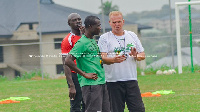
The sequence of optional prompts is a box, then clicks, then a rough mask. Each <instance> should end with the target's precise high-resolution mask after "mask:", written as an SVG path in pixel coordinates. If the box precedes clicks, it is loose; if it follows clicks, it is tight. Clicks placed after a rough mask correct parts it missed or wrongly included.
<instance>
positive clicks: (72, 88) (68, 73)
mask: <svg viewBox="0 0 200 112" xmlns="http://www.w3.org/2000/svg"><path fill="white" fill-rule="evenodd" d="M65 58H66V56H62V62H63V68H64V73H65V76H66V80H67V82H68V84H69V97H70V99H74V98H75V96H76V89H75V85H74V82H73V80H72V75H71V70H70V68H69V67H68V66H67V65H65Z"/></svg>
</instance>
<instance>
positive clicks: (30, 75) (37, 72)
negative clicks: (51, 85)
mask: <svg viewBox="0 0 200 112" xmlns="http://www.w3.org/2000/svg"><path fill="white" fill-rule="evenodd" d="M36 76H38V77H42V72H41V70H32V71H30V72H25V73H23V74H21V77H17V78H16V79H18V78H20V79H31V78H33V77H36ZM43 77H44V78H48V77H49V76H48V74H47V73H43Z"/></svg>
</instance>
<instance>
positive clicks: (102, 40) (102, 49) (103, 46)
mask: <svg viewBox="0 0 200 112" xmlns="http://www.w3.org/2000/svg"><path fill="white" fill-rule="evenodd" d="M107 43H108V42H107V39H106V35H101V36H100V38H99V41H98V46H99V50H100V52H108V44H107Z"/></svg>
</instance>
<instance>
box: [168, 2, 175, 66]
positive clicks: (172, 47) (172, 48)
mask: <svg viewBox="0 0 200 112" xmlns="http://www.w3.org/2000/svg"><path fill="white" fill-rule="evenodd" d="M169 17H170V36H171V38H170V40H171V53H172V68H174V44H173V42H174V41H173V40H174V39H173V36H172V16H171V0H169Z"/></svg>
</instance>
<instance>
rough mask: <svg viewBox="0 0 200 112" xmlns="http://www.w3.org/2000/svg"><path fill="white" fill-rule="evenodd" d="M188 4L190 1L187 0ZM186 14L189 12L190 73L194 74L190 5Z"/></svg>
mask: <svg viewBox="0 0 200 112" xmlns="http://www.w3.org/2000/svg"><path fill="white" fill-rule="evenodd" d="M188 2H190V0H188ZM188 12H189V27H190V28H189V29H190V32H189V34H190V52H191V72H192V73H194V67H193V53H192V20H191V5H189V6H188Z"/></svg>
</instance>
